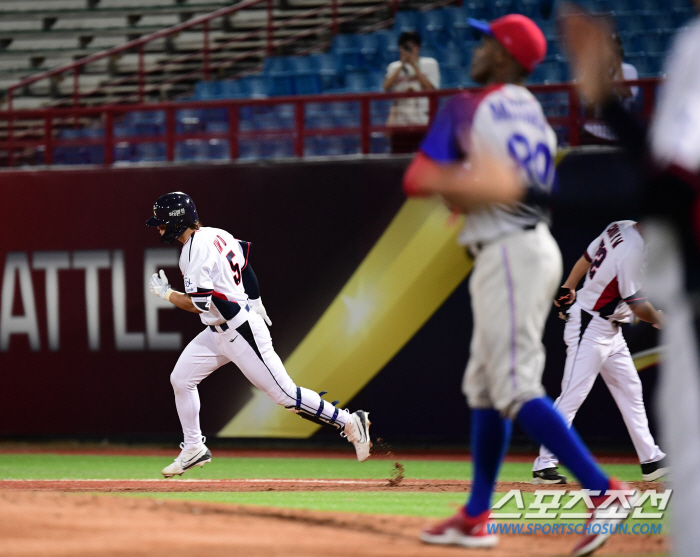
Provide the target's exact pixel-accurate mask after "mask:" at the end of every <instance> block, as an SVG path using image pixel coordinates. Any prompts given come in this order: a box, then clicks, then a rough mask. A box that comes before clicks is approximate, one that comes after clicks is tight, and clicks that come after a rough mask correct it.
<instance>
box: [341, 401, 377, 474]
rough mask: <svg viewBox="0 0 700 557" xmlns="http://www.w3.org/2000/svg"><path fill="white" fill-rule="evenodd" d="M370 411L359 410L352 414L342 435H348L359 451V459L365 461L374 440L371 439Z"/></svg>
mask: <svg viewBox="0 0 700 557" xmlns="http://www.w3.org/2000/svg"><path fill="white" fill-rule="evenodd" d="M370 425H371V422H370V421H369V412H365V411H364V410H358V411H357V412H353V413H352V414H350V421H349V422H348V423H347V424H346V425H345V429H343V432H342V433H341V435H342V436H343V437H347V439H348V441H350V442H351V443H352V444H353V445H355V451H356V452H357V460H359V461H360V462H364V461H365V460H367V459H368V458H369V450H370V448H371V447H372V442H371V441H370V439H369V426H370Z"/></svg>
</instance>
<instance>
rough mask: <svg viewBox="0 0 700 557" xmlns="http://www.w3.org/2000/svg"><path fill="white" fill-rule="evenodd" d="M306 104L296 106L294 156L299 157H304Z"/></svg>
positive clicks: (301, 103)
mask: <svg viewBox="0 0 700 557" xmlns="http://www.w3.org/2000/svg"><path fill="white" fill-rule="evenodd" d="M305 106H306V105H305V104H304V103H303V102H301V101H299V102H297V103H295V104H294V133H295V134H296V136H295V138H294V154H295V155H296V156H297V157H303V156H304V136H305V134H304V108H305Z"/></svg>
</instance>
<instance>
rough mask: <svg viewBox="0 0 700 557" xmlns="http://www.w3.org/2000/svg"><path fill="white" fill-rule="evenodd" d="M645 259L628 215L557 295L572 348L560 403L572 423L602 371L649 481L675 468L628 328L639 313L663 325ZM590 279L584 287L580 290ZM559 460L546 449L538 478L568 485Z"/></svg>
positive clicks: (581, 262) (610, 227) (606, 234)
mask: <svg viewBox="0 0 700 557" xmlns="http://www.w3.org/2000/svg"><path fill="white" fill-rule="evenodd" d="M643 265H644V240H643V239H642V236H641V234H640V233H639V231H638V230H637V224H636V223H635V222H634V221H630V220H627V221H617V222H613V223H611V224H610V225H608V226H607V227H606V229H605V230H604V231H603V233H602V234H600V235H599V236H598V237H597V238H596V239H595V240H593V242H591V244H590V245H589V246H588V248H587V249H586V251H585V252H584V253H583V255H582V256H581V258H580V259H579V260H578V261H577V262H576V264H575V265H574V267H573V268H572V269H571V272H570V273H569V276H568V278H567V279H566V281H565V282H564V284H563V285H562V287H561V289H560V293H559V295H558V296H557V298H555V301H554V303H555V305H557V306H558V307H560V313H559V315H560V316H562V317H564V318H565V319H566V326H565V328H564V342H566V347H567V348H566V364H565V365H564V377H563V378H562V381H561V395H559V398H557V400H556V401H555V402H554V406H555V407H556V408H557V410H559V412H560V413H561V415H562V416H563V417H564V419H565V420H566V422H567V423H568V424H569V425H571V422H572V421H573V419H574V416H576V412H578V409H579V408H580V407H581V404H583V401H584V400H586V397H587V396H588V393H590V392H591V388H592V387H593V383H594V382H595V380H596V377H598V374H599V373H600V375H601V376H602V377H603V380H604V381H605V384H606V385H607V386H608V389H610V394H612V396H613V398H614V399H615V402H616V403H617V407H618V408H619V409H620V413H621V414H622V418H623V419H624V421H625V425H626V426H627V431H628V432H629V434H630V437H631V438H632V443H633V444H634V448H635V450H636V451H637V456H638V457H639V462H640V463H641V467H642V479H643V480H644V481H654V480H658V479H659V478H661V477H663V476H664V475H665V474H666V472H667V470H668V469H667V467H666V465H665V462H664V460H663V459H664V456H666V455H665V454H664V453H663V452H661V449H659V447H658V445H657V444H656V443H655V442H654V438H653V437H652V435H651V432H650V431H649V421H648V420H647V414H646V410H645V408H644V400H643V398H642V382H641V381H640V380H639V374H638V373H637V370H636V368H635V367H634V361H633V360H632V356H631V355H630V351H629V348H628V347H627V342H625V337H624V336H622V329H621V328H620V324H621V323H627V322H630V321H631V320H632V319H633V317H634V316H636V317H637V318H639V319H641V320H643V321H647V322H649V323H653V324H654V325H655V326H657V327H660V324H661V315H660V313H659V312H658V311H656V309H654V306H652V305H651V303H650V302H649V301H648V300H647V299H646V296H645V295H644V294H643V293H642V291H641V290H642V267H643ZM584 277H585V279H586V280H585V282H584V284H583V287H582V288H581V290H579V291H578V292H576V286H577V285H578V283H579V282H580V281H581V279H583V278H584ZM556 466H557V458H556V457H555V456H554V455H553V454H552V452H551V451H549V450H548V449H547V448H546V447H541V448H540V456H539V457H538V458H537V460H535V463H534V465H533V467H532V478H533V479H532V483H534V484H560V483H561V484H563V483H566V478H565V477H564V476H562V475H561V474H559V473H558V471H557V468H556Z"/></svg>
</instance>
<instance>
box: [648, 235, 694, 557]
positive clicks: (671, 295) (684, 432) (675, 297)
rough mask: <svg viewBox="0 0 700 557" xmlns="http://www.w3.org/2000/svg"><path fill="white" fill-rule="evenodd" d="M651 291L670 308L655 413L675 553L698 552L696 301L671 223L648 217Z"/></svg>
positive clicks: (684, 556) (678, 556)
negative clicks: (666, 470)
mask: <svg viewBox="0 0 700 557" xmlns="http://www.w3.org/2000/svg"><path fill="white" fill-rule="evenodd" d="M644 236H645V239H646V241H647V246H648V261H649V268H648V278H647V285H648V288H649V293H650V294H651V296H652V299H653V300H654V301H657V302H658V303H659V305H660V306H661V307H663V308H664V311H665V312H666V315H667V319H666V324H665V326H664V329H663V330H662V331H661V340H662V343H663V345H664V346H665V347H666V348H665V351H664V354H663V360H662V361H661V375H660V387H659V396H658V397H657V399H656V412H657V415H658V416H659V419H660V421H661V434H662V439H663V442H664V446H665V447H667V448H668V458H669V464H670V466H671V475H670V485H669V487H671V488H673V498H672V501H673V512H672V513H671V515H670V518H671V520H670V527H671V534H672V538H671V540H672V541H671V545H672V554H673V555H674V557H696V556H697V555H698V548H699V547H700V528H698V517H697V505H698V501H700V475H699V474H698V470H700V347H699V339H700V336H699V335H700V321H699V320H698V314H699V310H698V305H697V304H698V302H697V299H694V298H693V297H692V296H689V292H688V291H687V290H686V289H685V284H684V281H685V273H684V268H683V256H682V253H681V248H680V245H681V244H680V241H679V240H678V238H677V236H676V234H675V232H674V231H673V230H672V228H671V227H670V226H668V225H666V224H663V223H660V222H645V223H644Z"/></svg>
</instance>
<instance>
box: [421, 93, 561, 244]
mask: <svg viewBox="0 0 700 557" xmlns="http://www.w3.org/2000/svg"><path fill="white" fill-rule="evenodd" d="M556 150H557V138H556V134H555V133H554V131H553V130H552V128H551V127H550V126H549V124H548V123H547V119H546V118H545V115H544V112H543V111H542V107H541V106H540V103H539V102H538V101H537V99H536V98H535V96H534V95H533V94H532V93H530V91H528V90H527V89H526V88H525V87H521V86H519V85H513V84H497V85H492V86H489V87H485V88H484V89H483V90H481V91H480V92H478V93H476V94H475V93H461V94H459V95H455V96H454V97H452V98H451V99H450V100H449V101H448V102H447V104H446V105H445V107H443V109H442V110H441V111H440V112H439V113H438V115H437V117H436V118H435V122H433V125H432V127H431V129H430V130H429V132H428V134H427V135H426V137H425V138H424V140H423V143H422V144H421V151H422V152H423V154H425V155H427V156H428V157H430V158H431V159H433V160H434V161H436V162H438V163H453V162H465V161H467V163H468V161H469V158H470V157H471V156H472V155H476V156H478V155H479V154H482V153H488V154H490V155H491V156H492V157H496V158H499V159H502V160H503V161H504V163H505V164H511V165H514V166H515V167H516V168H519V169H520V171H521V172H522V175H523V182H524V183H525V184H526V185H527V187H530V188H533V189H537V190H539V191H542V192H544V193H551V191H552V188H553V187H554V183H555V167H554V158H555V154H556ZM549 220H550V219H549V212H548V211H547V210H546V209H543V208H542V207H538V206H534V205H526V204H524V203H517V204H514V205H489V206H488V207H484V208H482V209H478V210H475V211H470V212H469V213H468V214H467V218H466V220H465V225H464V228H463V230H462V232H461V233H460V235H459V243H460V244H461V245H470V244H475V243H478V242H490V241H492V240H495V239H497V238H501V237H503V236H507V235H509V234H512V233H513V232H517V231H521V230H523V229H525V228H531V227H534V226H535V225H536V224H537V223H538V222H540V221H545V222H547V223H548V224H549Z"/></svg>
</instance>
